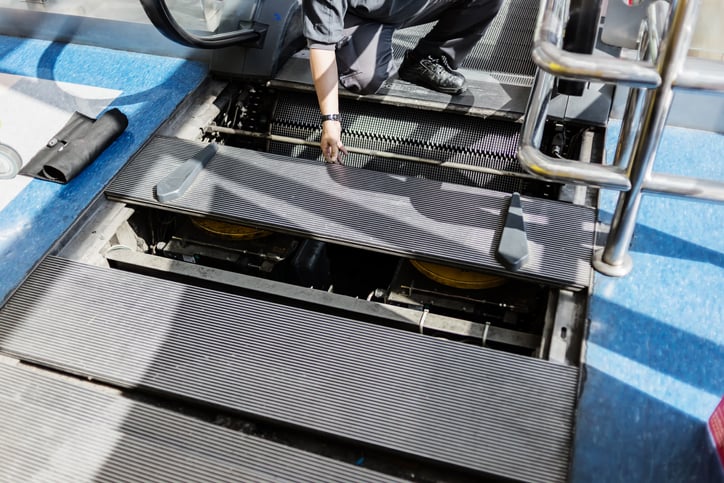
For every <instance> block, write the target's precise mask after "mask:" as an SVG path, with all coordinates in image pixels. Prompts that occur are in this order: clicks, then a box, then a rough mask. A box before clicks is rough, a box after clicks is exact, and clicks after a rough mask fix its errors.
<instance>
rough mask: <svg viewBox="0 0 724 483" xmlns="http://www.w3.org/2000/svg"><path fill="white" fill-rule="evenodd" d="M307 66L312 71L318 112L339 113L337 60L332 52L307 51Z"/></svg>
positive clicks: (320, 50)
mask: <svg viewBox="0 0 724 483" xmlns="http://www.w3.org/2000/svg"><path fill="white" fill-rule="evenodd" d="M309 66H310V68H311V70H312V79H313V80H314V90H315V91H316V93H317V101H318V102H319V110H320V112H321V113H322V114H337V113H339V92H338V91H339V88H338V86H337V59H336V55H335V53H334V50H322V49H309Z"/></svg>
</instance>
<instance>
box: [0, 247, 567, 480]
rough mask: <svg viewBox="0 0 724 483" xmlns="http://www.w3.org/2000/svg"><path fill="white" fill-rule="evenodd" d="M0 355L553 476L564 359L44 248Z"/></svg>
mask: <svg viewBox="0 0 724 483" xmlns="http://www.w3.org/2000/svg"><path fill="white" fill-rule="evenodd" d="M0 350H2V351H3V352H5V353H8V354H12V355H14V356H16V357H19V358H20V359H23V360H29V361H32V362H35V363H40V364H44V365H47V366H50V367H52V368H56V369H60V370H63V371H66V372H70V373H74V374H77V375H81V376H85V377H91V378H94V379H97V380H100V381H105V382H108V383H112V384H115V385H119V386H122V387H136V388H141V389H146V390H153V391H155V392H161V393H165V394H171V395H175V396H177V397H181V398H185V399H191V400H194V401H197V402H200V403H206V404H210V405H213V406H215V407H224V408H226V409H228V410H233V411H238V412H240V413H242V414H245V415H252V416H253V417H256V418H261V419H264V420H272V421H276V422H278V423H281V424H288V425H292V426H294V427H297V428H305V429H306V430H308V431H313V432H319V433H323V434H327V435H332V436H334V437H337V438H343V439H345V440H348V441H353V442H358V443H360V444H363V445H372V446H374V447H377V448H382V449H385V450H388V451H393V452H396V453H402V454H405V455H408V456H411V457H415V458H420V459H422V460H428V461H436V462H438V463H441V464H445V465H452V466H455V467H458V468H465V469H467V470H468V471H476V472H479V473H480V474H484V475H495V476H496V477H504V478H511V479H516V480H526V481H536V482H545V481H564V480H565V479H566V476H567V470H568V458H569V450H570V438H571V431H572V424H573V411H574V408H575V402H576V397H577V384H578V369H577V368H574V367H568V366H561V365H558V364H554V363H549V362H547V361H542V360H538V359H533V358H529V357H523V356H518V355H515V354H509V353H504V352H499V351H495V350H491V349H486V348H484V347H476V346H471V345H467V344H460V343H457V342H452V341H448V340H443V339H438V338H433V337H428V336H423V335H420V334H416V333H410V332H405V331H400V330H397V329H394V328H389V327H385V326H380V325H374V324H368V323H364V322H360V321H355V320H352V319H347V318H343V317H339V316H333V315H327V314H321V313H317V312H313V311H310V310H305V309H300V308H296V307H291V306H285V305H281V304H275V303H271V302H265V301H260V300H255V299H251V298H246V297H242V296H238V295H233V294H226V293H221V292H216V291H214V290H210V289H205V288H200V287H192V286H187V285H184V284H180V283H176V282H171V281H166V280H160V279H155V278H152V277H149V276H145V275H139V274H135V273H130V272H121V271H118V270H112V269H107V268H100V267H94V266H89V265H85V264H82V263H79V262H72V261H68V260H64V259H61V258H55V257H49V258H47V259H46V260H44V261H43V262H42V263H41V264H40V265H39V266H38V268H37V269H36V270H35V271H34V272H33V273H32V274H31V275H30V277H29V278H28V279H27V280H26V282H25V283H24V284H23V285H22V286H21V287H20V288H19V289H18V291H17V292H16V293H15V294H14V295H13V297H12V298H11V299H10V300H9V301H8V302H7V304H6V305H5V306H4V307H3V308H2V309H1V310H0ZM353 480H354V479H352V480H350V481H353ZM320 481H321V480H320ZM354 481H356V480H354Z"/></svg>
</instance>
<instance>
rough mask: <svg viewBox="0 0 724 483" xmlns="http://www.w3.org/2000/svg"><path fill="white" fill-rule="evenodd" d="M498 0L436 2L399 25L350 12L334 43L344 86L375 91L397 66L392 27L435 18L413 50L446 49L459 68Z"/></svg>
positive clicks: (436, 51)
mask: <svg viewBox="0 0 724 483" xmlns="http://www.w3.org/2000/svg"><path fill="white" fill-rule="evenodd" d="M501 3H502V0H447V1H439V2H435V3H434V4H432V5H431V6H429V7H428V8H426V9H425V10H424V11H421V12H419V13H418V14H417V15H415V16H413V17H412V18H410V19H409V20H408V21H407V22H405V23H404V24H401V25H394V24H386V23H380V22H378V21H374V20H370V19H364V18H361V17H357V16H355V15H352V14H350V13H348V14H347V15H346V16H345V29H344V37H343V39H342V40H341V41H340V42H338V43H337V49H336V53H337V68H338V71H339V81H340V84H342V86H343V87H344V88H345V89H347V90H349V91H351V92H355V93H358V94H373V93H375V92H377V90H378V89H379V88H380V87H381V86H382V84H383V83H384V82H385V81H386V80H387V79H388V78H390V76H392V75H393V74H394V73H395V72H396V70H397V67H396V66H395V62H394V58H393V52H392V36H393V34H394V33H395V31H396V30H398V29H401V28H406V27H413V26H415V25H422V24H425V23H429V22H433V21H437V23H436V24H435V26H434V27H433V29H432V30H431V31H430V32H429V33H428V34H427V35H426V36H424V37H423V38H422V39H420V41H419V42H418V44H417V46H416V47H415V48H414V49H413V50H414V54H415V55H416V56H420V57H424V56H427V55H432V56H434V57H439V56H441V55H445V56H447V58H448V61H449V63H450V66H451V67H452V68H453V69H457V68H458V66H459V65H460V63H461V62H462V61H463V59H464V58H465V57H466V56H467V55H468V54H469V53H470V51H471V50H472V49H473V47H474V46H475V44H476V43H477V42H478V40H480V38H481V37H482V36H483V34H484V33H485V29H486V28H487V27H488V25H489V24H490V22H492V20H493V18H495V15H496V14H497V13H498V10H499V9H500V5H501Z"/></svg>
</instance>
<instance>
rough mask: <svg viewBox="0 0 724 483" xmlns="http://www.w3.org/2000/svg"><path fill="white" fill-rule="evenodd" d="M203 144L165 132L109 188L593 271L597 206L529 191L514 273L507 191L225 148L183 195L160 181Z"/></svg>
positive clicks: (260, 217) (537, 274) (354, 238)
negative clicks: (524, 248) (503, 243)
mask: <svg viewBox="0 0 724 483" xmlns="http://www.w3.org/2000/svg"><path fill="white" fill-rule="evenodd" d="M202 147H203V144H200V143H195V142H192V141H186V140H181V139H174V138H163V137H157V138H155V139H153V140H152V141H151V142H150V143H149V144H148V145H146V146H145V147H144V148H143V150H142V151H141V152H140V153H138V154H137V155H136V157H134V158H133V159H132V160H131V161H130V162H129V164H128V165H126V166H125V167H124V169H123V170H121V172H120V173H119V174H118V175H117V176H116V178H115V179H114V180H113V182H112V183H111V185H110V186H109V187H108V188H107V190H106V195H107V196H109V197H110V198H113V199H117V200H122V201H127V202H130V203H136V204H143V205H151V206H157V207H159V208H163V209H168V210H173V211H177V212H181V213H189V214H196V215H213V216H215V217H220V218H224V219H228V220H232V221H237V222H242V223H247V224H252V225H257V226H261V227H265V228H271V229H273V230H279V231H285V232H291V233H296V234H301V235H304V236H310V237H313V238H317V239H321V240H326V241H331V242H334V243H342V244H346V245H350V246H357V247H360V248H365V249H372V250H378V251H382V252H386V253H392V254H397V255H400V256H406V257H415V258H419V259H422V260H429V261H437V262H443V263H452V264H458V265H464V266H469V267H475V268H480V269H486V270H490V271H494V272H500V273H504V274H508V275H512V276H516V277H521V278H528V279H535V280H538V281H544V282H549V283H552V284H556V285H563V286H570V287H584V286H586V285H587V284H588V281H589V278H590V274H591V264H590V261H591V255H592V246H593V233H594V212H593V210H591V209H589V208H585V207H580V206H573V205H569V204H566V203H560V202H553V201H548V200H541V199H526V198H524V199H523V211H524V213H525V222H526V229H527V231H528V241H529V250H530V258H529V261H528V263H527V264H526V266H525V267H524V268H522V269H521V270H520V271H518V272H516V273H511V272H508V271H506V270H505V268H504V267H503V266H502V265H500V263H498V262H497V261H496V259H495V248H496V243H497V238H498V237H499V236H500V231H501V227H502V225H503V222H504V216H501V212H503V210H505V209H506V208H507V197H506V195H504V194H503V193H499V192H496V191H490V190H485V189H478V188H472V187H466V186H460V185H455V184H446V183H439V182H435V181H431V180H425V179H416V178H410V177H402V176H396V175H391V174H386V173H380V172H376V171H369V170H364V169H354V168H350V167H347V166H340V165H323V164H321V163H317V162H313V161H306V160H295V159H291V158H287V157H281V156H276V155H273V154H268V153H259V152H255V151H248V150H243V149H238V148H231V147H227V146H221V148H220V150H219V154H217V156H216V157H215V158H214V159H212V160H211V161H210V162H209V164H208V165H207V167H206V168H205V170H204V171H203V172H202V173H201V174H200V175H199V176H198V178H197V179H196V182H195V183H194V184H193V185H192V186H191V188H189V190H188V192H187V193H186V194H185V195H184V196H183V197H182V198H180V199H178V200H176V201H174V202H172V203H167V204H163V205H161V204H160V203H158V202H157V201H156V200H155V198H154V197H153V187H154V186H155V185H156V183H158V181H159V180H161V179H162V178H163V177H165V176H166V175H167V174H168V173H170V172H171V171H173V169H174V168H175V167H176V166H177V165H178V164H179V163H181V162H183V161H185V160H186V159H188V158H190V157H191V156H193V155H194V154H195V153H196V152H198V151H199V150H200V149H201V148H202Z"/></svg>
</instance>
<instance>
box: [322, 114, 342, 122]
mask: <svg viewBox="0 0 724 483" xmlns="http://www.w3.org/2000/svg"><path fill="white" fill-rule="evenodd" d="M320 119H321V121H320V122H324V121H340V122H341V121H342V116H340V115H339V114H322V115H321V116H320Z"/></svg>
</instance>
